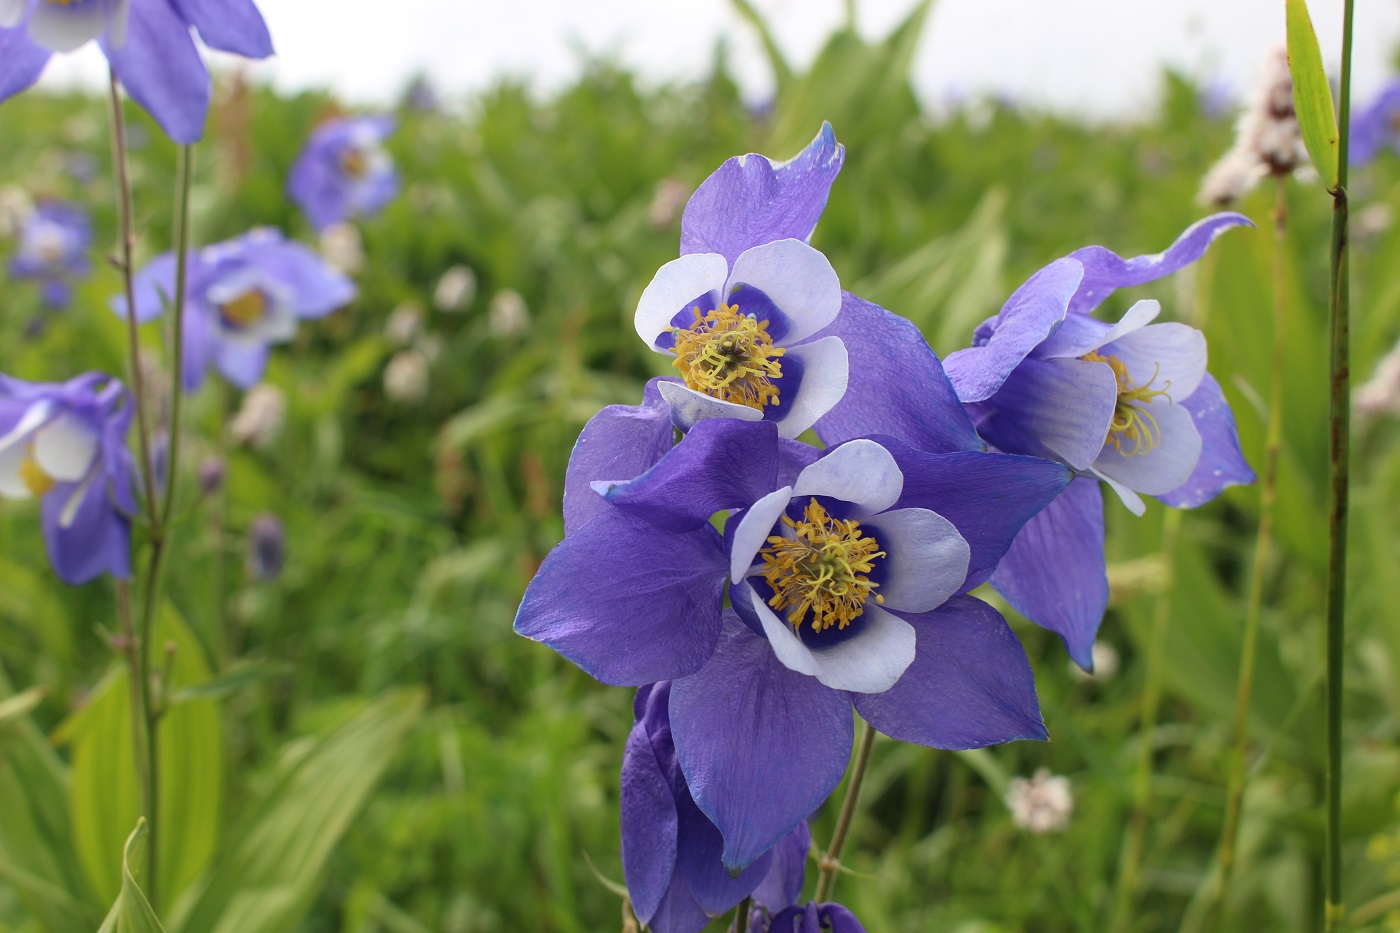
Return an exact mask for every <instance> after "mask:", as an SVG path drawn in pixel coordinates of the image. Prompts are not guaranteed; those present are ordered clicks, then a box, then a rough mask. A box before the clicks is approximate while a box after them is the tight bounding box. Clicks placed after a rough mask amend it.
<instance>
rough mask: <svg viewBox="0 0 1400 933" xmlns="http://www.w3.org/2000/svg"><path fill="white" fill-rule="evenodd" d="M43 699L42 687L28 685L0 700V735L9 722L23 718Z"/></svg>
mask: <svg viewBox="0 0 1400 933" xmlns="http://www.w3.org/2000/svg"><path fill="white" fill-rule="evenodd" d="M43 699H44V688H43V687H30V688H29V689H28V690H26V691H24V692H23V693H17V694H15V695H14V696H12V697H10V698H9V699H7V700H0V735H3V734H4V731H5V727H6V726H8V725H9V724H10V723H12V722H15V721H17V720H20V719H23V718H24V717H25V716H28V715H29V713H30V712H31V711H32V710H33V709H34V707H36V706H38V705H39V703H40V701H42V700H43Z"/></svg>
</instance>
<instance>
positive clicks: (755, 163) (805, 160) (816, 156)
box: [681, 123, 846, 266]
mask: <svg viewBox="0 0 1400 933" xmlns="http://www.w3.org/2000/svg"><path fill="white" fill-rule="evenodd" d="M845 160H846V147H845V146H842V145H841V144H839V143H838V142H836V134H835V132H833V131H832V129H831V124H829V123H823V124H822V128H821V131H820V132H818V133H817V135H816V138H815V139H813V140H812V142H811V143H810V144H808V146H807V148H806V149H804V150H802V151H801V152H800V153H798V154H797V155H796V156H794V157H793V158H792V159H790V160H788V161H787V162H777V163H775V162H772V161H771V160H769V159H768V158H767V157H766V156H762V155H758V154H756V153H750V154H749V155H745V156H735V157H734V158H732V159H729V160H727V161H726V162H725V163H724V164H723V165H721V166H720V167H719V168H718V169H716V170H715V171H714V173H713V174H712V175H710V177H709V178H707V179H705V181H704V182H702V183H701V185H700V187H699V188H698V189H696V191H695V193H694V194H693V195H691V197H690V201H689V203H687V204H686V206H685V213H684V214H683V215H682V217H681V255H682V256H684V255H686V254H688V253H719V254H720V255H721V256H723V257H724V258H725V259H727V260H729V264H730V265H731V266H732V265H733V264H734V260H735V259H737V258H738V256H739V254H740V253H742V252H743V251H744V250H746V249H749V248H751V247H754V246H758V245H760V244H763V243H771V242H773V241H774V240H784V239H788V238H792V239H796V240H807V239H808V238H809V237H810V236H811V235H812V231H813V230H814V229H815V228H816V226H817V221H818V220H820V219H821V215H822V211H824V210H825V209H826V199H827V195H828V193H829V192H830V190H831V183H832V182H833V181H835V180H836V176H837V174H838V173H840V171H841V165H842V164H843V163H844V162H845Z"/></svg>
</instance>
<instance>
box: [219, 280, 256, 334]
mask: <svg viewBox="0 0 1400 933" xmlns="http://www.w3.org/2000/svg"><path fill="white" fill-rule="evenodd" d="M265 314H267V296H266V295H264V294H263V293H262V292H260V291H258V290H257V289H256V288H253V289H249V290H248V291H246V292H244V293H243V294H241V295H239V296H238V297H237V298H234V299H231V300H229V301H226V302H224V303H223V304H222V305H220V306H219V315H220V317H222V318H223V319H224V320H225V321H226V322H228V323H229V324H231V325H233V326H234V327H251V326H253V325H254V324H256V323H258V321H261V320H262V319H263V315H265Z"/></svg>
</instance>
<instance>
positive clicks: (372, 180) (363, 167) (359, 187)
mask: <svg viewBox="0 0 1400 933" xmlns="http://www.w3.org/2000/svg"><path fill="white" fill-rule="evenodd" d="M396 125H397V123H396V121H395V120H394V118H393V117H391V116H374V117H338V118H336V119H333V120H329V121H327V122H326V123H323V124H321V125H320V126H319V127H317V128H316V131H315V132H314V133H312V134H311V138H310V139H309V140H307V143H306V147H305V148H304V149H302V151H301V155H299V156H298V157H297V161H296V164H295V165H293V166H292V172H291V175H290V176H288V178H287V197H289V198H291V199H292V200H293V201H295V202H296V204H297V206H298V207H300V208H301V209H302V211H303V212H305V214H306V218H307V220H309V221H310V222H311V226H312V228H313V229H315V230H316V232H318V233H319V232H321V231H322V230H325V229H326V228H327V227H329V226H330V225H331V224H334V223H339V222H340V221H342V220H348V219H350V218H352V217H364V216H368V215H371V214H374V213H375V212H377V211H378V210H379V209H380V208H382V207H383V206H384V205H385V204H388V203H389V201H391V200H392V199H393V197H394V195H396V194H398V191H399V176H398V172H396V171H395V170H394V162H393V160H392V159H391V158H390V157H389V153H388V152H387V151H386V150H385V149H384V140H386V139H388V138H389V136H390V135H391V134H392V133H393V132H394V128H395V126H396Z"/></svg>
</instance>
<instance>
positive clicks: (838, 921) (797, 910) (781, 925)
mask: <svg viewBox="0 0 1400 933" xmlns="http://www.w3.org/2000/svg"><path fill="white" fill-rule="evenodd" d="M761 933H865V927H863V926H861V925H860V921H859V920H857V919H856V915H855V914H853V913H851V912H850V911H849V910H847V909H846V908H845V907H843V906H841V905H840V904H837V903H826V904H818V903H817V902H816V901H808V902H807V903H806V904H805V905H803V906H801V907H798V906H792V907H789V908H787V909H786V910H783V911H780V912H779V913H777V914H776V915H774V917H773V919H772V920H770V921H769V923H768V925H767V926H766V927H764V928H763V930H762V931H761Z"/></svg>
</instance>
